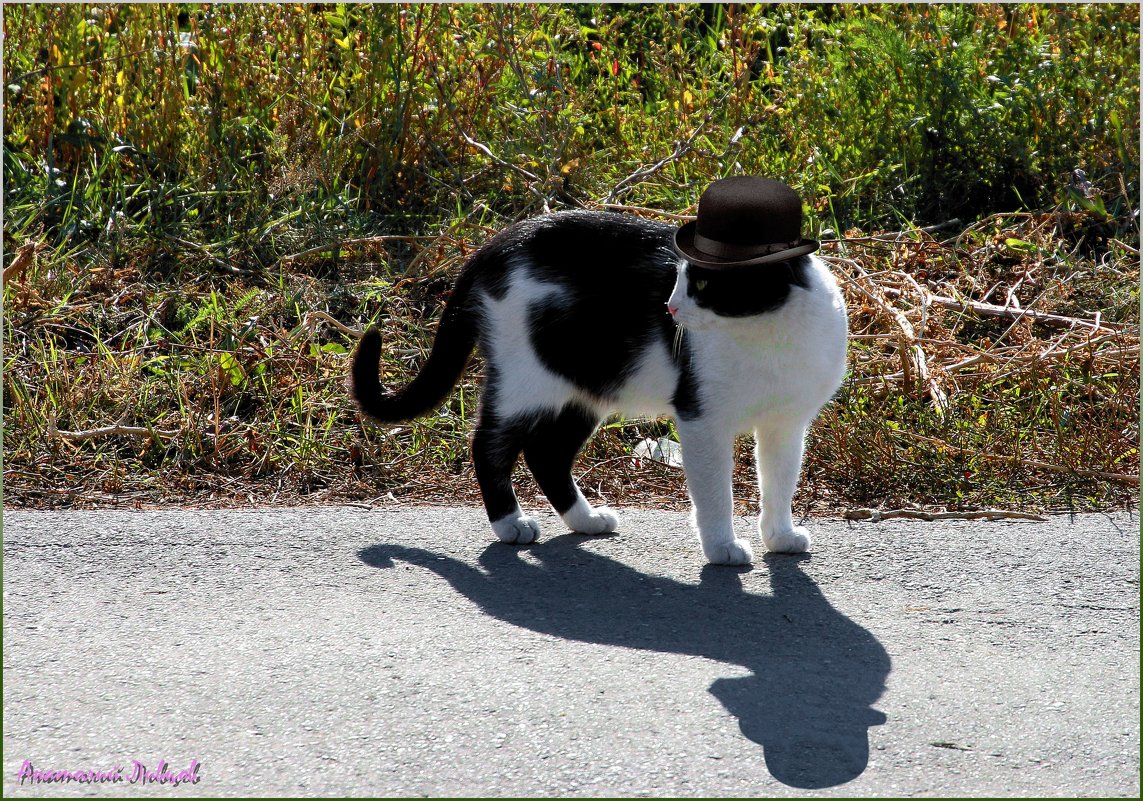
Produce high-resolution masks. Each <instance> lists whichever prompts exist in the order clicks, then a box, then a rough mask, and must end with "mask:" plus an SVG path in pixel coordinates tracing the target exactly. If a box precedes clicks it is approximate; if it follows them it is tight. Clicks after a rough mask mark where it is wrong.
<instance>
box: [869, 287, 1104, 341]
mask: <svg viewBox="0 0 1143 801" xmlns="http://www.w3.org/2000/svg"><path fill="white" fill-rule="evenodd" d="M882 291H883V292H884V293H885V294H886V295H889V296H890V297H900V296H901V295H902V294H904V293H903V292H902V290H900V289H893V288H892V287H882ZM927 294H928V301H929V303H932V304H933V305H935V306H943V307H944V308H946V309H953V310H955V311H962V312H967V311H972V312H976V313H977V314H983V315H985V316H987V317H1006V318H1008V319H1010V320H1022V319H1029V320H1034V321H1036V322H1041V323H1045V324H1046V325H1066V326H1077V325H1080V326H1087V327H1089V328H1092V329H1093V330H1103V331H1122V330H1124V329H1125V328H1126V326H1123V325H1121V324H1119V323H1106V322H1102V321H1100V320H1098V319H1096V320H1082V319H1080V318H1078V317H1066V316H1064V315H1062V314H1048V313H1047V312H1040V311H1033V310H1031V309H1013V308H1010V307H1008V306H997V305H994V304H992V303H980V302H978V301H973V300H957V299H955V298H946V297H942V296H941V295H933V294H931V293H927Z"/></svg>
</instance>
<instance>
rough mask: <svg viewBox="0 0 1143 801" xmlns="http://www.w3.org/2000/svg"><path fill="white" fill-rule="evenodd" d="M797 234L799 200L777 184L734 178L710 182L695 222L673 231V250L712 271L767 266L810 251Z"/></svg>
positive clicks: (813, 246)
mask: <svg viewBox="0 0 1143 801" xmlns="http://www.w3.org/2000/svg"><path fill="white" fill-rule="evenodd" d="M819 247H820V244H819V243H818V241H817V240H815V239H806V238H804V237H803V236H802V201H801V198H799V197H798V193H797V192H795V191H794V190H793V189H791V188H790V187H788V186H786V185H785V184H783V183H782V182H780V181H774V180H772V179H770V178H762V177H759V176H756V175H738V176H734V177H732V178H723V179H721V180H718V181H715V182H714V183H712V184H711V185H710V186H708V187H707V188H706V191H705V192H703V193H702V196H701V197H699V204H698V219H696V220H694V221H693V222H689V223H687V224H686V225H684V226H683V227H682V228H680V229H679V230H677V231H676V232H675V241H674V248H675V252H676V253H678V254H679V255H680V256H682V257H683V258H684V259H686V260H687V261H689V262H691V263H692V264H697V265H699V266H700V267H710V268H713V269H718V268H726V267H746V266H749V265H753V264H771V263H774V262H780V261H786V260H787V259H792V258H794V257H795V256H803V255H805V254H806V253H813V252H814V251H815V250H817V249H818V248H819Z"/></svg>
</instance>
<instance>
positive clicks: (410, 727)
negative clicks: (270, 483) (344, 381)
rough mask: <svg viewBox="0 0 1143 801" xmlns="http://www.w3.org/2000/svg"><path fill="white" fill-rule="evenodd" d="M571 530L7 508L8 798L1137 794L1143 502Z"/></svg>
mask: <svg viewBox="0 0 1143 801" xmlns="http://www.w3.org/2000/svg"><path fill="white" fill-rule="evenodd" d="M557 522H558V521H557V520H556V519H555V518H554V517H552V516H550V515H546V516H543V517H541V524H542V525H544V526H546V529H545V532H544V534H543V535H542V541H541V542H539V543H538V544H536V545H533V546H530V547H527V548H523V549H516V548H514V547H511V546H507V545H503V544H500V543H493V542H492V541H491V538H492V535H491V533H490V531H489V530H488V528H487V525H486V523H485V521H484V519H483V515H482V513H481V512H480V511H479V510H476V509H443V508H403V507H394V508H391V509H383V510H373V511H367V510H363V509H355V508H336V509H289V510H273V511H270V510H251V511H210V512H203V511H180V510H170V511H162V512H70V513H40V512H9V513H6V514H5V516H4V563H3V589H4V640H3V657H4V685H3V689H4V721H3V723H4V727H3V746H4V748H3V770H4V782H3V788H4V795H5V796H8V797H17V796H37V795H38V796H47V795H51V796H62V795H95V796H99V795H104V796H135V795H141V796H150V795H161V796H180V795H183V796H193V795H211V796H246V795H254V796H267V795H307V796H308V795H333V796H342V795H372V796H377V795H402V796H408V795H477V796H491V795H516V796H520V795H594V796H629V795H674V796H680V795H682V796H690V795H703V796H754V795H760V796H785V795H844V796H873V795H891V796H913V795H958V796H967V795H973V796H996V795H1017V796H1048V795H1064V796H1071V797H1076V796H1090V795H1098V796H1116V795H1121V796H1131V797H1137V796H1138V792H1139V597H1140V596H1139V519H1138V517H1137V516H1136V515H1134V514H1130V515H1129V514H1116V515H1110V516H1106V515H1089V516H1079V517H1076V518H1068V517H1066V516H1064V517H1054V518H1052V520H1051V522H1048V523H1029V522H999V523H981V522H959V521H954V522H943V523H920V522H911V521H899V520H895V521H888V522H882V523H853V524H850V523H846V522H843V521H837V520H822V521H811V523H810V525H811V528H812V530H813V531H814V532H815V534H816V537H815V550H814V552H813V553H812V554H811V555H803V556H782V557H765V558H761V559H759V560H758V563H757V564H756V565H755V566H754V567H753V569H740V568H725V567H724V568H711V567H704V566H703V563H702V558H701V553H700V551H699V548H698V545H697V540H696V539H695V537H694V535H693V534H691V533H690V532H689V531H688V530H687V528H686V523H685V516H684V515H681V514H674V513H665V512H653V511H645V510H634V509H629V510H623V516H622V521H621V527H620V531H619V533H618V534H617V535H614V536H608V537H601V538H587V537H580V536H571V535H558V534H557V528H556V524H557ZM739 524H740V525H741V528H742V532H743V533H744V534H747V533H749V532H750V531H751V523H750V521H748V520H746V519H743V520H740V521H739ZM755 538H756V537H755ZM757 550H758V551H759V552H760V551H761V550H762V549H761V547H758V549H757ZM25 761H27V763H28V764H27V765H25ZM160 761H163V762H165V763H166V765H167V766H168V767H169V770H170V773H169V775H175V776H176V777H177V775H178V772H179V771H182V772H183V774H182V775H183V777H184V778H187V777H189V776H191V775H194V776H195V777H197V782H195V783H193V784H192V783H183V784H181V785H179V786H170V785H169V784H159V783H157V782H155V781H152V782H149V783H146V784H144V783H141V782H140V781H135V782H132V781H131V779H132V778H133V775H134V772H135V763H136V762H138V763H139V764H142V765H146V766H147V769H148V770H150V771H152V772H154V771H155V770H156V768H157V767H158V766H159V763H160ZM192 764H193V765H194V767H193V769H192ZM116 767H119V768H122V771H121V772H120V773H119V774H118V775H120V776H122V781H120V782H105V783H99V782H84V781H75V780H73V781H70V782H64V783H50V784H45V783H36V782H34V781H33V780H32V779H29V778H25V779H24V780H23V782H22V783H21V780H20V774H21V771H24V772H25V773H27V772H30V771H32V770H39V771H43V770H48V771H55V770H66V771H72V772H73V773H74V772H76V771H82V770H87V769H90V770H96V771H103V772H105V773H110V774H111V775H115V768H116ZM79 775H80V777H81V778H82V777H84V774H82V773H81V774H79ZM152 775H153V776H154V773H153V774H152ZM105 778H106V777H105Z"/></svg>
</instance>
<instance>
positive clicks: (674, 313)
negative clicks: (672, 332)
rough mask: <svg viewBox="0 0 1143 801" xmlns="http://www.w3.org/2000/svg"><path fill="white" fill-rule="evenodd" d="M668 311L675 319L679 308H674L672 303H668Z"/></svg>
mask: <svg viewBox="0 0 1143 801" xmlns="http://www.w3.org/2000/svg"><path fill="white" fill-rule="evenodd" d="M667 311H669V312H670V313H671V316H672V317H674V316H675V315H676V314H678V313H679V307H678V306H672V305H671V304H670V303H668V304H667Z"/></svg>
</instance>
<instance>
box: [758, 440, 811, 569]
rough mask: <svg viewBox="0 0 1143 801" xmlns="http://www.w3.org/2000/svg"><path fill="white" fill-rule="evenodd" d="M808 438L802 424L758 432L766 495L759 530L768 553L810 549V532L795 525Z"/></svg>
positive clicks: (761, 481)
mask: <svg viewBox="0 0 1143 801" xmlns="http://www.w3.org/2000/svg"><path fill="white" fill-rule="evenodd" d="M805 438H806V426H805V424H803V423H801V422H800V421H799V422H793V421H791V422H789V423H788V424H785V425H782V424H779V425H774V426H770V427H767V428H759V429H758V430H756V431H755V432H754V456H755V459H756V460H757V466H758V486H759V489H760V490H761V492H762V516H761V518H760V519H759V522H758V527H759V529H761V532H762V542H764V543H765V544H766V548H767V550H770V551H773V552H775V553H804V552H806V551H808V550H809V549H810V543H811V539H810V532H808V531H806V529H805V528H803V527H802V526H795V525H794V518H793V514H792V505H793V501H794V490H795V489H796V488H797V486H798V475H799V474H800V473H801V471H802V453H803V451H804V449H805Z"/></svg>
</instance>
